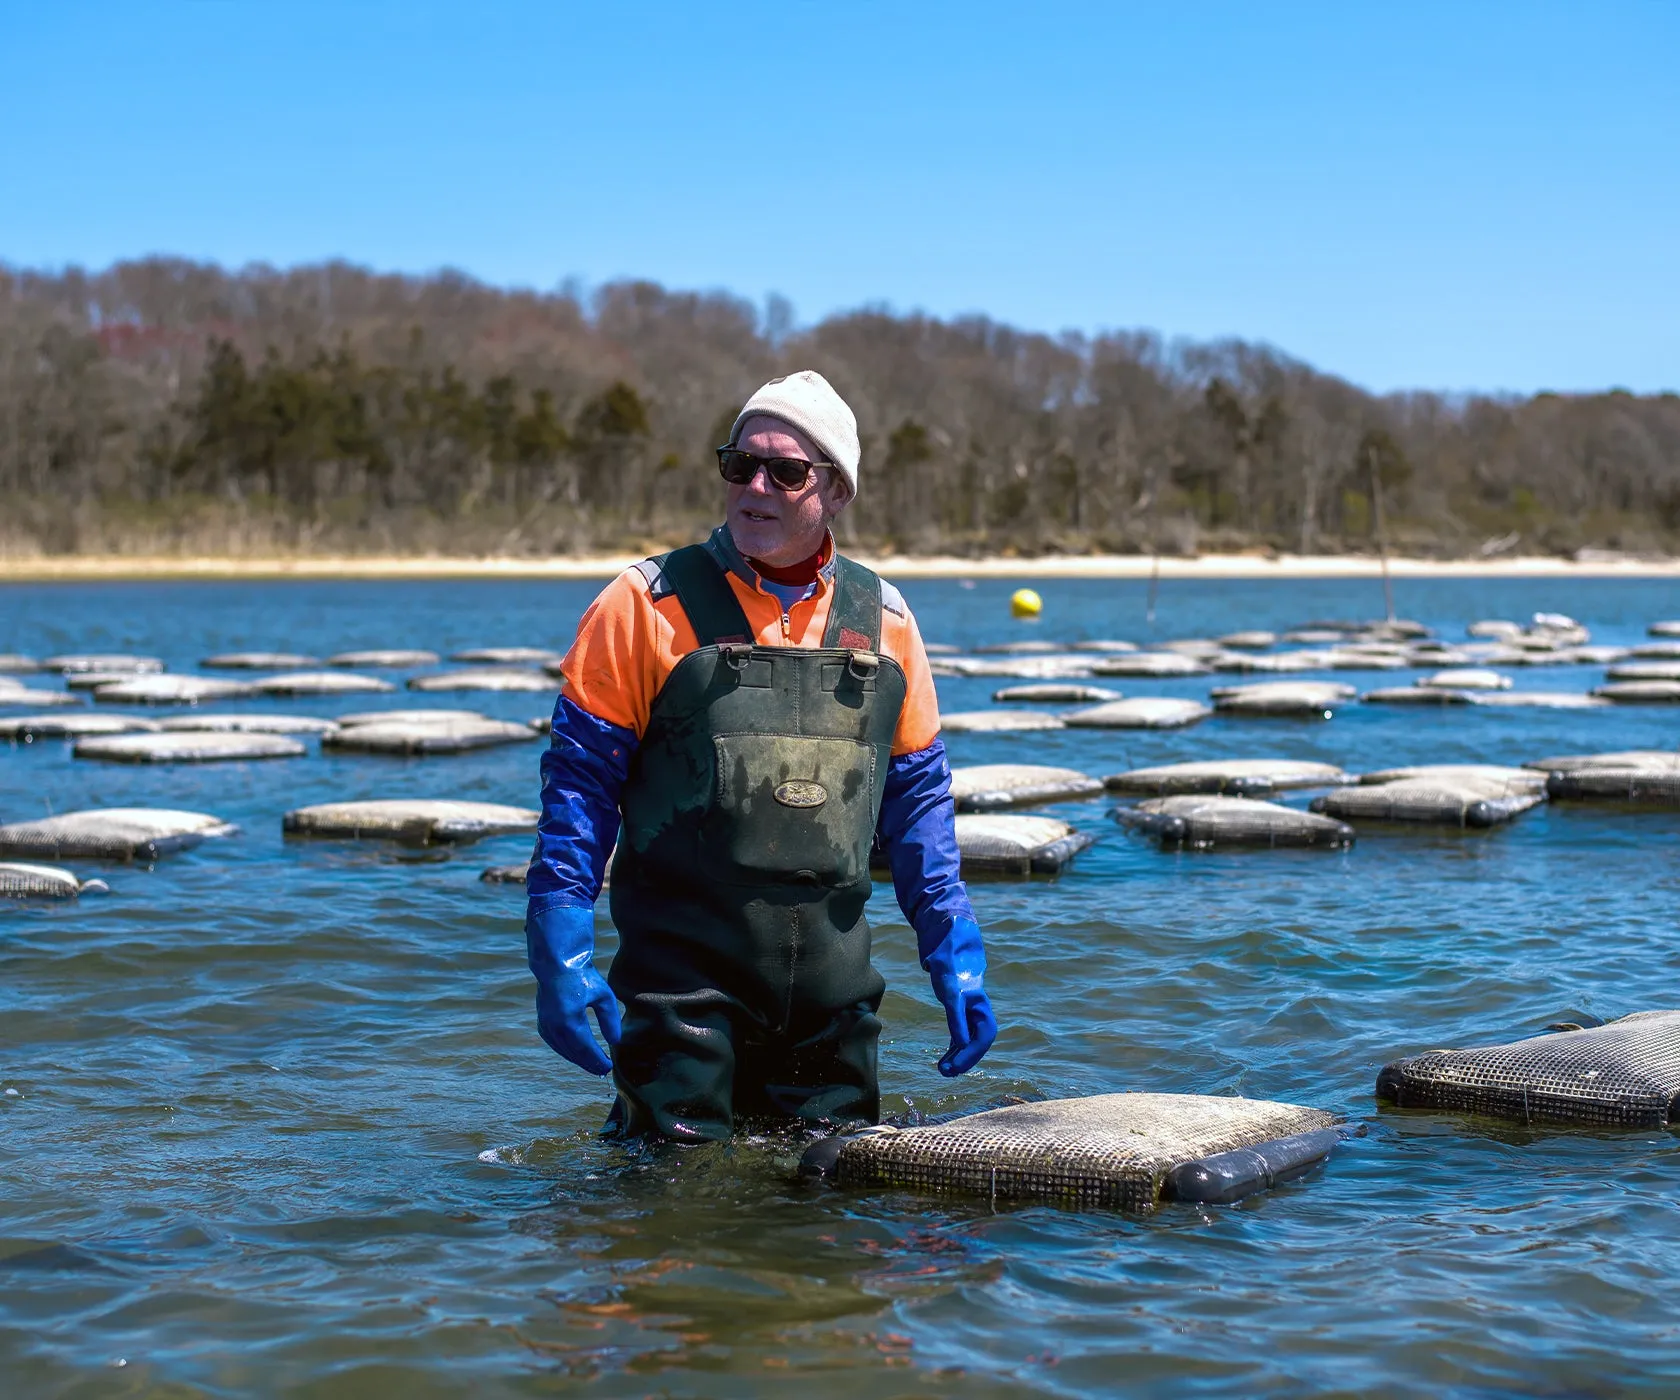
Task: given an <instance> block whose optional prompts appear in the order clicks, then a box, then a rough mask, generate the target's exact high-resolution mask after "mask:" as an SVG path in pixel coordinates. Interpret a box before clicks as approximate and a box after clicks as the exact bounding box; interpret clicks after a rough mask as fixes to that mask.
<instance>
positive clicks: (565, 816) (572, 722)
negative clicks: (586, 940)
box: [525, 695, 636, 908]
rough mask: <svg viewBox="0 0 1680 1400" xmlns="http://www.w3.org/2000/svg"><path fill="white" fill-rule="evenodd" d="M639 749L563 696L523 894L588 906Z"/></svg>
mask: <svg viewBox="0 0 1680 1400" xmlns="http://www.w3.org/2000/svg"><path fill="white" fill-rule="evenodd" d="M635 752H636V736H635V735H634V734H632V733H631V732H630V731H629V730H628V729H624V728H621V727H620V726H618V725H616V724H609V723H608V722H607V721H606V720H604V719H597V718H596V717H595V716H594V715H592V714H590V713H589V711H588V710H585V709H584V708H583V707H582V706H581V705H578V704H575V703H574V702H573V701H571V700H568V699H567V698H566V697H565V696H564V695H562V696H561V697H560V699H559V701H558V702H557V703H556V705H555V706H554V724H553V727H552V729H551V730H550V739H549V745H548V752H546V753H545V754H543V757H542V780H543V782H542V815H541V816H540V817H539V818H538V820H537V848H536V851H535V852H534V853H533V854H532V856H531V868H530V869H529V870H527V871H526V872H525V892H526V894H528V895H529V896H530V897H531V899H532V901H533V904H540V906H541V907H544V908H552V907H556V906H562V905H572V906H578V907H582V908H589V907H591V906H593V905H594V903H595V899H596V897H597V896H598V895H599V894H600V893H601V881H602V879H603V877H604V875H605V872H606V866H607V856H608V855H610V854H611V852H612V848H613V846H614V845H615V844H616V843H617V841H618V798H619V794H620V793H621V792H622V791H623V790H624V782H625V779H626V778H627V777H628V776H629V772H630V759H631V756H632V755H633V754H634V753H635Z"/></svg>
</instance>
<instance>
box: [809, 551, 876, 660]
mask: <svg viewBox="0 0 1680 1400" xmlns="http://www.w3.org/2000/svg"><path fill="white" fill-rule="evenodd" d="M823 645H824V646H825V647H843V648H845V649H847V650H849V651H879V650H880V649H881V580H880V577H879V576H878V575H877V574H876V573H875V572H874V571H873V570H871V569H866V568H864V567H863V565H862V564H857V563H854V562H853V561H852V560H850V559H848V558H846V556H845V555H843V554H840V555H836V556H835V559H834V602H833V603H832V604H831V605H830V607H829V609H828V626H827V627H825V628H823Z"/></svg>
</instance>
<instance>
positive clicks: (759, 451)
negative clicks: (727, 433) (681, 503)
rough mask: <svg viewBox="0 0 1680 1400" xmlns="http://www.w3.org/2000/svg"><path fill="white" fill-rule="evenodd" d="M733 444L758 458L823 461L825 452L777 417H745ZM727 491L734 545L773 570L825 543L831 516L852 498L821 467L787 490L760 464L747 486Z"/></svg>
mask: <svg viewBox="0 0 1680 1400" xmlns="http://www.w3.org/2000/svg"><path fill="white" fill-rule="evenodd" d="M735 446H736V447H738V448H740V449H741V451H743V452H750V453H751V454H752V455H753V456H754V457H792V458H794V459H796V460H797V461H801V462H816V461H820V460H822V453H821V452H819V451H818V450H817V447H816V445H815V444H814V443H813V442H812V441H811V440H810V439H809V438H808V437H806V436H805V434H803V433H802V432H800V431H799V430H798V429H797V428H795V427H793V426H791V425H790V424H787V423H784V422H782V421H781V419H779V418H768V417H764V416H755V417H752V418H749V419H747V421H746V422H745V423H743V424H742V425H741V432H740V435H739V436H738V437H737V438H736V439H735ZM726 489H727V491H728V496H727V497H726V507H725V512H724V518H725V520H726V521H727V522H728V524H729V533H730V534H731V535H733V536H734V537H735V547H736V548H737V549H739V550H740V551H741V553H742V554H744V555H746V556H747V557H748V558H749V559H757V560H758V561H759V562H760V563H764V564H769V565H770V566H771V567H772V568H784V567H786V566H787V565H789V564H797V563H798V562H799V561H800V560H801V559H809V558H810V557H811V556H812V555H813V554H815V553H816V552H817V550H818V549H820V548H821V547H822V542H823V536H824V534H826V533H827V531H828V522H829V520H830V519H831V518H832V517H834V516H835V515H838V514H839V513H840V511H841V509H842V508H843V507H844V506H845V504H846V500H847V498H848V492H847V488H846V484H845V482H844V481H843V480H841V479H840V478H839V475H838V473H835V472H829V471H823V470H821V469H820V468H819V469H816V470H813V471H812V472H811V474H810V475H809V476H807V477H806V478H805V484H804V485H803V486H801V487H799V488H798V490H795V491H784V490H783V489H782V488H781V487H780V486H778V485H776V483H775V482H774V481H772V480H770V475H769V473H768V472H766V471H764V470H763V469H762V468H761V469H760V470H759V471H758V472H756V473H755V474H754V476H753V479H752V480H751V481H749V482H747V483H746V484H745V485H742V486H736V485H734V484H733V483H731V484H729V485H728V486H727V488H726Z"/></svg>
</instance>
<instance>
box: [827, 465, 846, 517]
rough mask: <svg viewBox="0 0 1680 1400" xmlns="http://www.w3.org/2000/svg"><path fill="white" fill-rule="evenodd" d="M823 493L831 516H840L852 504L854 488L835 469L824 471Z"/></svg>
mask: <svg viewBox="0 0 1680 1400" xmlns="http://www.w3.org/2000/svg"><path fill="white" fill-rule="evenodd" d="M822 493H823V504H824V505H825V506H827V507H828V513H829V514H830V515H839V514H840V512H841V511H843V510H845V508H846V507H847V506H849V505H851V503H852V488H851V487H850V486H849V485H847V484H846V478H845V477H843V476H841V475H840V473H839V472H837V471H835V470H834V468H833V467H825V468H824V469H823V484H822Z"/></svg>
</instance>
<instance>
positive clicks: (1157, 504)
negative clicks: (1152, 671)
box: [1144, 469, 1161, 629]
mask: <svg viewBox="0 0 1680 1400" xmlns="http://www.w3.org/2000/svg"><path fill="white" fill-rule="evenodd" d="M1160 488H1161V482H1160V474H1159V472H1158V471H1156V470H1154V469H1151V471H1150V473H1149V549H1150V554H1151V558H1150V561H1149V606H1148V608H1147V609H1146V610H1145V612H1144V620H1145V621H1146V622H1147V623H1148V624H1149V626H1150V628H1151V629H1153V628H1154V626H1155V595H1156V593H1158V592H1159V591H1160V588H1161V535H1160V520H1161V489H1160Z"/></svg>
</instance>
